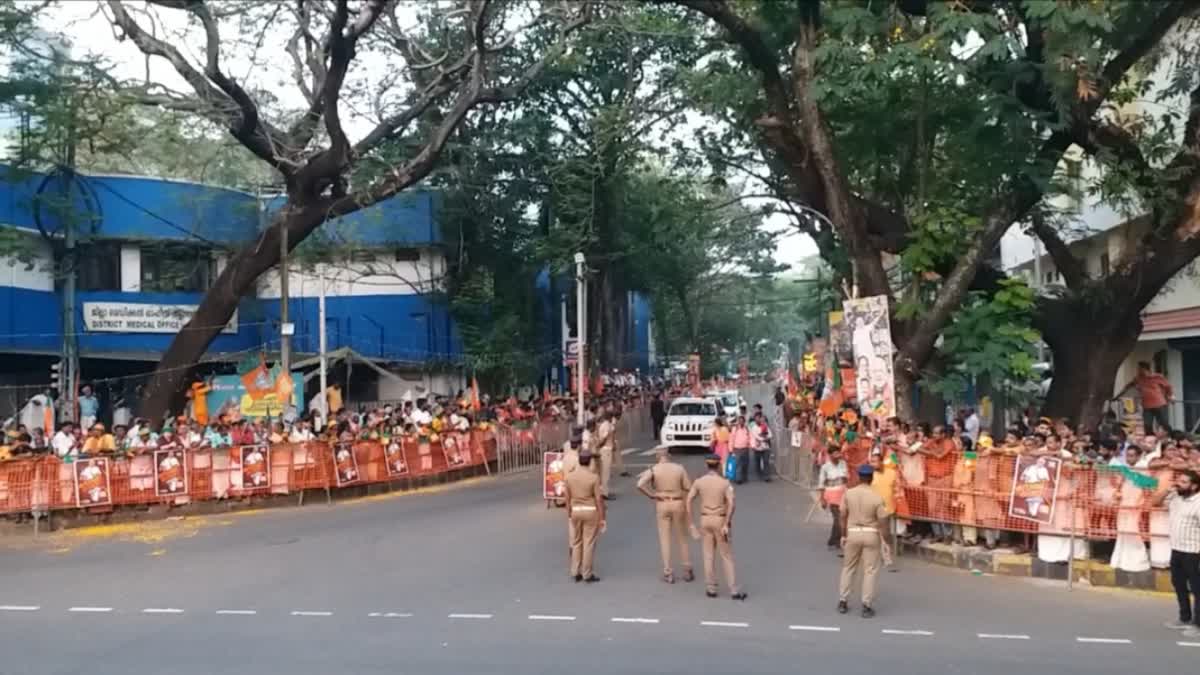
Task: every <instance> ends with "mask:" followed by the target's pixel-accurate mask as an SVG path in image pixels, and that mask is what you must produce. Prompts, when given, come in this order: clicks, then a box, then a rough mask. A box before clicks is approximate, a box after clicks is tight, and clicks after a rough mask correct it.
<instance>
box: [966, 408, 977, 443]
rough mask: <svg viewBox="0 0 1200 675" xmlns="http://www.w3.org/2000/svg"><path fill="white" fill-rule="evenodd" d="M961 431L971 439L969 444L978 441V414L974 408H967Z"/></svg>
mask: <svg viewBox="0 0 1200 675" xmlns="http://www.w3.org/2000/svg"><path fill="white" fill-rule="evenodd" d="M963 433H964V434H965V435H966V436H968V437H969V438H970V439H971V445H975V444H976V443H978V442H979V415H978V414H977V413H976V412H975V409H974V408H967V418H966V419H965V420H963Z"/></svg>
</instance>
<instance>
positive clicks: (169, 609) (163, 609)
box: [142, 607, 183, 614]
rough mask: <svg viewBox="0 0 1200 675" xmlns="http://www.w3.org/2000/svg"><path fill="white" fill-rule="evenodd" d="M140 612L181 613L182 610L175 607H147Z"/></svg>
mask: <svg viewBox="0 0 1200 675" xmlns="http://www.w3.org/2000/svg"><path fill="white" fill-rule="evenodd" d="M142 614H183V610H182V609H176V608H175V607H147V608H146V609H143V610H142Z"/></svg>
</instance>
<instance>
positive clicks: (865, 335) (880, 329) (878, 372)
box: [842, 295, 896, 420]
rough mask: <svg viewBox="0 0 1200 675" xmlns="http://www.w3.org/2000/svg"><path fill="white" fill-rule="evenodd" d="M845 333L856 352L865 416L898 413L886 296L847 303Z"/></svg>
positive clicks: (856, 375)
mask: <svg viewBox="0 0 1200 675" xmlns="http://www.w3.org/2000/svg"><path fill="white" fill-rule="evenodd" d="M843 307H844V308H845V313H844V316H843V318H842V323H843V327H842V335H843V338H844V339H845V338H848V339H849V342H850V347H851V351H852V352H853V354H854V370H853V378H854V383H855V387H854V389H855V392H854V395H855V399H856V400H857V401H858V405H859V409H860V411H861V412H862V414H863V415H864V416H867V417H873V418H875V419H877V420H884V419H887V418H889V417H893V416H895V414H896V380H895V377H894V375H893V371H892V328H891V320H890V319H889V317H888V299H887V296H886V295H873V296H871V297H868V298H853V299H848V300H846V301H845V302H844V303H843Z"/></svg>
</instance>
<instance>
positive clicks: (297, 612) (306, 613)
mask: <svg viewBox="0 0 1200 675" xmlns="http://www.w3.org/2000/svg"><path fill="white" fill-rule="evenodd" d="M292 616H333V612H310V611H306V610H302V609H301V610H295V611H293V612H292Z"/></svg>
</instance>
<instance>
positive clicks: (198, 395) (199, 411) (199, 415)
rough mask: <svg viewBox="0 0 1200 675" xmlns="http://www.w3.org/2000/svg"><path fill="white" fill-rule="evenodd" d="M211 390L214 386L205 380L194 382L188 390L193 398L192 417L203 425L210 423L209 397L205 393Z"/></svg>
mask: <svg viewBox="0 0 1200 675" xmlns="http://www.w3.org/2000/svg"><path fill="white" fill-rule="evenodd" d="M210 391H212V387H210V386H208V383H207V382H205V381H203V380H198V381H196V382H193V383H192V387H191V389H189V390H188V396H189V397H190V398H191V399H192V419H194V420H196V421H197V422H199V423H200V424H201V425H207V424H208V399H206V398H205V397H204V395H205V394H207V393H208V392H210Z"/></svg>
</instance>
